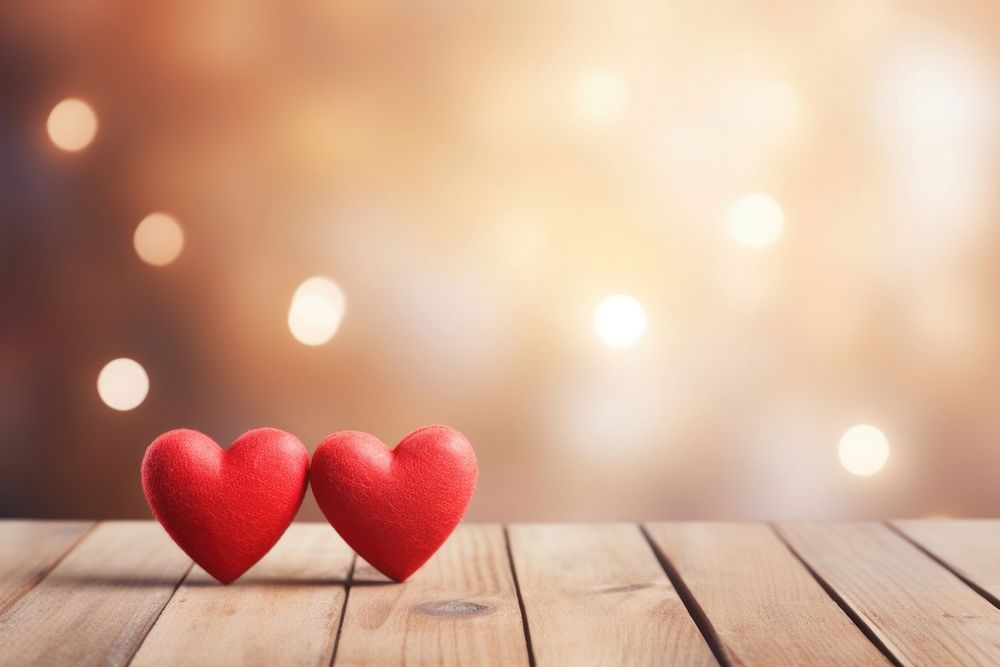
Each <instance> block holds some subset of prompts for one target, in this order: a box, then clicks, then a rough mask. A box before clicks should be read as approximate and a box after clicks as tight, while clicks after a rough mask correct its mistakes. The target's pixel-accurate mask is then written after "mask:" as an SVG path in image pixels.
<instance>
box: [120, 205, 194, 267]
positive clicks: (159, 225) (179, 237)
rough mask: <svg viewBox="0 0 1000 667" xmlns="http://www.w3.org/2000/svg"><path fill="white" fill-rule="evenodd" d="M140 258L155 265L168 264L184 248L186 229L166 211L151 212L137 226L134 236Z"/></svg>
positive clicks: (133, 239) (136, 250) (133, 240)
mask: <svg viewBox="0 0 1000 667" xmlns="http://www.w3.org/2000/svg"><path fill="white" fill-rule="evenodd" d="M132 242H133V243H134V244H135V252H136V253H137V254H138V255H139V258H140V259H141V260H142V261H144V262H146V263H147V264H152V265H153V266H166V265H167V264H169V263H170V262H172V261H174V260H175V259H177V256H178V255H180V254H181V250H182V249H183V248H184V230H183V229H181V226H180V225H179V224H177V221H176V220H174V219H173V218H171V217H170V216H169V215H166V214H165V213H150V214H149V215H147V216H146V217H145V218H143V219H142V222H140V223H139V226H138V227H136V228H135V236H134V237H133V238H132Z"/></svg>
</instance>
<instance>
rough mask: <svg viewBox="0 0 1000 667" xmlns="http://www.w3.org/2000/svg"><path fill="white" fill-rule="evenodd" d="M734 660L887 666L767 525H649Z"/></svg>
mask: <svg viewBox="0 0 1000 667" xmlns="http://www.w3.org/2000/svg"><path fill="white" fill-rule="evenodd" d="M646 529H647V531H648V533H649V535H650V538H651V539H652V541H653V542H654V544H655V545H656V547H657V548H658V549H659V550H660V553H661V554H663V555H664V556H665V557H666V559H667V560H668V561H669V564H670V566H671V567H672V568H673V569H674V570H675V571H676V573H677V575H678V577H679V578H680V580H681V581H682V582H683V585H684V587H685V588H687V590H688V591H690V594H691V596H692V597H693V598H694V599H695V601H696V602H697V604H698V607H699V608H700V610H701V611H702V612H703V613H704V615H705V617H706V618H707V620H708V622H709V623H710V624H711V626H712V630H713V632H712V634H713V635H714V637H713V638H714V639H715V641H717V642H718V646H719V648H720V650H721V651H722V653H723V655H725V657H726V658H727V659H728V660H729V661H730V662H731V663H733V664H748V665H805V664H814V665H862V664H888V663H889V661H888V660H887V659H886V657H885V656H884V655H883V654H882V653H881V651H880V650H879V649H878V648H877V647H876V646H875V645H874V644H872V642H871V641H869V640H868V638H867V637H865V635H864V633H862V632H861V630H859V629H858V627H857V626H856V625H855V624H854V622H853V621H852V620H851V619H850V618H849V617H848V616H847V615H846V614H844V612H843V611H842V610H841V609H840V607H839V606H838V605H837V603H836V602H835V601H834V600H833V599H831V598H830V596H829V595H827V594H826V592H825V591H824V590H823V588H822V587H821V586H820V585H819V584H818V583H817V582H816V580H815V579H814V578H813V577H812V575H811V574H809V571H808V570H807V569H806V568H805V566H803V565H802V563H801V562H799V560H798V559H797V558H796V557H795V556H794V555H793V554H792V553H791V552H790V551H789V550H788V548H787V547H786V546H785V545H784V543H782V541H781V540H780V539H778V537H777V535H775V534H774V531H773V530H772V529H771V527H770V526H768V525H767V524H763V523H651V524H647V526H646Z"/></svg>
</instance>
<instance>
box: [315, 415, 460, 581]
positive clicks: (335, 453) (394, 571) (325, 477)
mask: <svg viewBox="0 0 1000 667" xmlns="http://www.w3.org/2000/svg"><path fill="white" fill-rule="evenodd" d="M478 474H479V469H478V468H477V467H476V454H475V452H473V451H472V445H471V444H469V441H468V440H466V439H465V436H463V435H462V434H461V433H459V432H458V431H456V430H455V429H453V428H450V427H448V426H425V427H424V428H421V429H417V430H416V431H414V432H413V433H411V434H409V435H408V436H406V437H405V438H403V440H402V441H401V442H400V443H399V444H398V445H396V448H395V449H392V450H390V449H389V448H387V447H386V446H385V445H384V444H383V443H382V441H381V440H379V439H378V438H376V437H375V436H373V435H370V434H368V433H363V432H360V431H340V432H339V433H334V434H333V435H331V436H328V437H327V438H326V440H324V441H323V442H321V443H320V445H319V447H317V448H316V453H315V454H313V460H312V469H311V473H310V475H311V477H312V488H313V495H314V496H316V501H317V502H318V503H319V507H320V509H321V510H322V511H323V514H324V515H325V516H326V519H327V521H329V522H330V524H331V525H332V526H333V527H334V529H336V531H337V532H338V533H340V536H341V537H343V538H344V540H345V541H346V542H347V543H348V544H349V545H350V546H351V548H353V549H354V550H355V551H356V552H357V553H358V555H359V556H361V557H362V558H364V559H365V560H366V561H368V562H369V563H370V564H371V565H372V566H373V567H375V568H377V569H378V570H379V571H380V572H382V573H383V574H385V575H386V576H388V577H391V578H392V579H395V580H396V581H403V580H404V579H406V578H407V577H409V576H410V575H411V574H413V573H414V572H415V571H416V570H417V568H419V567H420V566H421V565H423V564H424V563H425V562H426V561H427V559H428V558H430V557H431V555H433V553H434V552H435V551H437V550H438V547H440V546H441V545H442V544H443V543H444V541H445V540H446V539H447V538H448V535H450V534H451V532H452V531H453V530H454V529H455V526H456V525H458V522H459V520H460V519H461V518H462V515H463V514H465V508H466V507H467V506H468V504H469V500H470V499H471V498H472V492H473V490H474V489H475V487H476V477H477V476H478Z"/></svg>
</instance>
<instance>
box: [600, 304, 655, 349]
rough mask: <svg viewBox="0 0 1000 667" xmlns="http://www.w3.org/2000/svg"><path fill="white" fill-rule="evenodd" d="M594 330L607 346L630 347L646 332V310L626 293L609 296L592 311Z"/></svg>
mask: <svg viewBox="0 0 1000 667" xmlns="http://www.w3.org/2000/svg"><path fill="white" fill-rule="evenodd" d="M594 331H596V332H597V337H598V338H599V339H600V340H601V342H602V343H604V344H605V345H607V346H608V347H618V348H622V347H632V346H633V345H635V344H636V343H638V342H639V341H640V340H641V339H642V336H643V334H645V333H646V311H645V310H643V308H642V304H640V303H639V302H638V301H636V300H635V299H634V298H633V297H631V296H629V295H628V294H615V295H612V296H609V297H608V298H606V299H605V300H604V301H602V302H601V304H600V305H599V306H598V307H597V310H595V311H594Z"/></svg>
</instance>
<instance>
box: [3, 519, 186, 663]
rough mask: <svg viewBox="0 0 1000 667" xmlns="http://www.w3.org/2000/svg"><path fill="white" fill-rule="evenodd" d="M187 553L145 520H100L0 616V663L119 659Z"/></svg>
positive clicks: (161, 600)
mask: <svg viewBox="0 0 1000 667" xmlns="http://www.w3.org/2000/svg"><path fill="white" fill-rule="evenodd" d="M190 564H191V561H190V559H188V557H187V556H186V555H184V552H182V551H181V550H180V549H179V548H178V547H177V546H176V545H175V544H173V542H171V541H170V538H169V537H167V535H166V533H164V532H163V529H162V528H161V527H160V526H158V525H157V524H155V523H153V522H151V521H125V522H109V523H102V524H100V525H98V526H97V527H96V528H94V529H93V530H92V531H91V532H90V533H89V534H88V535H87V536H86V537H85V538H84V539H83V540H82V541H81V542H80V543H79V544H78V545H77V547H76V548H75V549H73V551H72V552H70V553H69V554H68V555H67V556H66V557H65V558H63V560H62V561H60V563H59V564H58V565H57V566H56V567H55V568H54V569H53V570H52V571H51V572H50V573H49V575H48V576H47V577H45V578H44V579H43V580H42V581H41V582H40V583H39V584H38V585H37V586H35V587H34V588H33V589H32V590H31V591H29V592H28V593H27V594H25V595H24V596H23V597H22V598H21V599H20V600H18V601H17V602H16V603H14V604H13V605H12V606H10V607H9V608H8V609H7V610H6V611H5V612H4V613H3V614H2V615H0V647H3V649H2V650H0V665H43V664H44V665H94V664H102V665H124V664H126V663H127V662H128V660H129V658H131V657H132V654H133V653H134V652H135V650H136V648H138V646H139V644H140V643H141V642H142V639H143V637H145V636H146V633H147V632H148V631H149V628H150V626H152V625H153V622H154V621H155V620H156V617H157V616H158V615H159V613H160V611H161V610H162V609H163V606H164V605H165V604H166V603H167V600H169V599H170V596H171V595H173V592H174V589H175V588H176V586H177V583H178V582H179V581H180V580H181V578H182V577H183V576H184V574H185V573H186V572H187V570H188V568H189V566H190Z"/></svg>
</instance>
